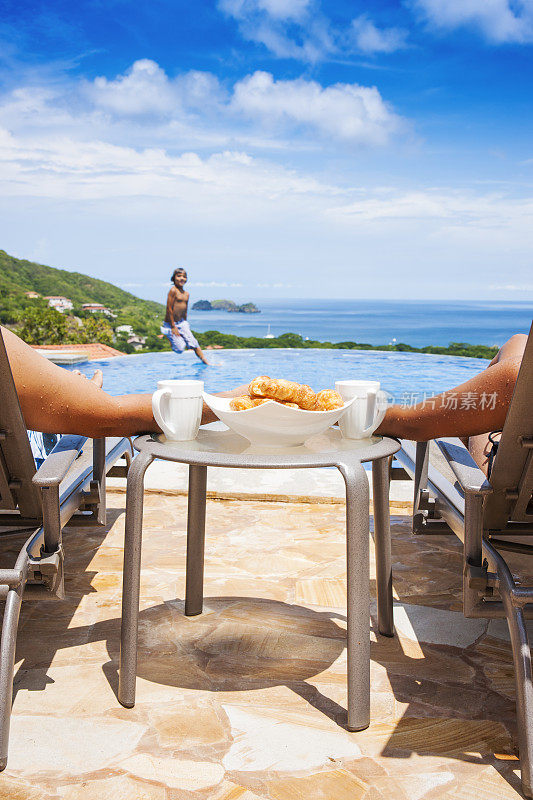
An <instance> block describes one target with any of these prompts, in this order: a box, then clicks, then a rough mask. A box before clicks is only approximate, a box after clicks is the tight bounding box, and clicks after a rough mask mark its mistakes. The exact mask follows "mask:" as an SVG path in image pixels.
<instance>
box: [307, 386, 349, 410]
mask: <svg viewBox="0 0 533 800" xmlns="http://www.w3.org/2000/svg"><path fill="white" fill-rule="evenodd" d="M343 405H344V400H343V399H342V397H341V396H340V394H339V393H338V392H336V391H334V390H333V389H323V390H322V391H321V392H319V393H318V394H317V396H316V403H315V406H314V409H315V411H333V409H334V408H342V406H343Z"/></svg>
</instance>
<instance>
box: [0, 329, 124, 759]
mask: <svg viewBox="0 0 533 800" xmlns="http://www.w3.org/2000/svg"><path fill="white" fill-rule="evenodd" d="M0 386H1V390H0V540H1V537H2V536H3V537H5V536H10V535H11V536H13V534H19V535H20V534H22V533H24V532H25V531H26V532H28V533H30V534H31V535H30V536H29V538H28V539H27V540H26V542H25V544H24V546H23V547H22V549H21V551H20V553H19V555H18V557H17V559H16V563H15V566H14V568H13V569H0V595H1V596H2V597H5V598H6V601H5V607H4V617H3V623H2V636H1V644H0V770H3V769H5V767H6V764H7V750H8V739H9V723H10V718H11V701H12V693H13V672H14V662H15V647H16V639H17V627H18V620H19V613H20V606H21V603H22V597H23V594H24V590H25V588H26V585H27V584H33V585H35V586H36V587H40V590H41V591H43V590H44V591H48V592H52V593H54V594H56V595H58V596H60V597H61V596H62V593H63V549H62V546H61V531H62V529H63V527H64V526H65V525H66V524H67V523H68V522H69V521H70V523H71V524H74V525H76V526H79V525H93V526H94V525H103V524H105V517H106V502H105V478H106V474H122V472H123V471H125V470H126V469H127V465H128V463H129V461H130V459H131V443H130V441H129V439H119V438H114V439H110V438H109V439H95V440H93V441H92V443H91V441H89V440H87V439H86V438H85V437H83V436H64V437H63V438H62V439H61V440H60V441H59V442H58V444H57V445H56V447H55V448H54V449H53V450H52V452H51V453H50V455H49V456H48V458H47V459H46V461H45V462H44V464H42V466H41V467H40V469H38V470H37V469H36V467H35V461H34V459H33V455H32V452H31V448H30V443H29V440H28V434H27V431H26V425H25V423H24V418H23V416H22V411H21V408H20V404H19V401H18V397H17V392H16V389H15V383H14V381H13V376H12V374H11V369H10V366H9V361H8V357H7V353H6V349H5V345H4V340H3V338H2V332H1V331H0ZM122 456H124V457H125V458H126V462H127V463H126V466H123V467H121V466H118V465H117V467H115V468H114V469H115V470H116V471H115V473H112V472H111V469H112V467H113V465H114V464H115V462H116V461H117V460H118V459H119V458H121V457H122ZM117 470H119V471H120V472H117ZM77 511H80V512H81V513H80V514H78V515H77V516H74V515H75V513H76V512H77ZM37 591H39V589H37Z"/></svg>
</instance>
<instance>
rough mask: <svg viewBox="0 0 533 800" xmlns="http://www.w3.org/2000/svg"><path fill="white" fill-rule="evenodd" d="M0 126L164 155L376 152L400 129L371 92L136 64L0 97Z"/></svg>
mask: <svg viewBox="0 0 533 800" xmlns="http://www.w3.org/2000/svg"><path fill="white" fill-rule="evenodd" d="M0 126H3V127H4V128H5V129H6V130H10V131H14V132H17V131H20V132H21V134H23V135H24V136H25V135H26V133H27V131H29V130H33V131H37V130H39V131H40V132H41V136H43V137H45V138H44V141H46V134H49V135H50V136H52V135H58V136H60V137H65V136H66V137H68V138H72V139H76V138H81V139H83V140H85V141H87V140H89V139H90V140H93V141H98V142H100V143H101V142H105V141H107V142H108V143H109V144H111V143H112V144H114V145H116V146H120V147H123V146H124V145H129V146H131V147H133V148H135V149H140V148H142V149H152V150H153V149H162V150H167V151H171V152H176V151H178V150H182V151H183V150H184V149H187V150H188V149H194V150H195V151H196V150H197V149H198V148H202V147H208V148H209V149H211V151H212V150H214V149H216V150H232V151H235V150H238V149H241V150H245V149H248V148H249V147H254V148H258V147H262V148H264V147H268V148H269V149H272V150H278V151H280V150H284V149H287V148H290V149H298V148H309V147H311V148H315V149H316V148H317V147H325V146H328V145H329V144H332V143H333V142H337V143H338V142H342V143H344V144H348V145H349V146H350V147H353V146H358V145H361V144H363V145H365V146H367V145H376V146H380V145H383V144H384V143H386V142H388V141H389V140H390V139H391V137H392V136H394V135H396V134H401V133H402V132H403V131H405V130H406V128H407V125H406V123H405V121H404V120H402V119H401V118H400V117H399V116H398V115H397V114H396V113H395V112H394V110H393V109H392V108H391V107H390V106H389V105H388V104H387V103H386V102H385V100H384V99H383V98H382V97H381V95H380V93H379V91H378V89H377V88H376V87H365V86H360V85H358V84H342V83H341V84H336V85H334V86H329V87H323V86H321V85H320V84H319V83H317V82H316V81H308V80H305V79H303V78H301V79H299V80H292V81H275V80H274V78H273V76H272V75H271V74H270V73H267V72H256V73H254V74H252V75H247V76H246V77H244V78H243V79H242V80H240V81H238V82H237V83H236V84H235V85H234V86H233V87H224V86H222V85H221V83H220V82H219V81H218V79H217V78H216V76H214V75H213V74H212V73H209V72H199V71H190V72H187V73H183V74H180V75H177V76H175V77H172V78H171V77H169V76H168V75H167V74H166V73H165V71H164V70H163V69H161V67H160V66H159V65H158V64H156V63H155V62H154V61H148V60H146V59H143V60H141V61H136V62H135V63H134V64H133V65H132V66H131V68H130V69H128V70H127V71H126V72H125V73H124V74H122V75H118V76H116V77H115V78H114V79H108V78H104V77H97V78H96V79H95V80H94V81H92V82H87V81H81V82H75V81H69V80H67V81H65V83H64V84H63V85H62V84H61V83H60V82H57V83H56V84H55V85H54V88H53V89H49V88H42V87H39V86H35V87H21V88H18V89H16V90H15V91H13V92H11V93H10V94H7V95H5V96H4V97H0Z"/></svg>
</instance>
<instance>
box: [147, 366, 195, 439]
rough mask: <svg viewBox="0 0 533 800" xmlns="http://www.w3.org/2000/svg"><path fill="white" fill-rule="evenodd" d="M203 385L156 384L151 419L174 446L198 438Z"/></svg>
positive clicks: (184, 383) (159, 382)
mask: <svg viewBox="0 0 533 800" xmlns="http://www.w3.org/2000/svg"><path fill="white" fill-rule="evenodd" d="M203 391H204V382H203V381H158V382H157V392H154V394H153V395H152V411H153V414H154V419H155V421H156V422H157V424H158V425H159V427H160V428H161V430H162V431H163V433H164V434H165V436H166V437H167V439H170V440H171V441H174V442H188V441H190V440H191V439H195V438H196V436H197V435H198V428H199V427H200V420H201V419H202V405H203V401H202V394H203Z"/></svg>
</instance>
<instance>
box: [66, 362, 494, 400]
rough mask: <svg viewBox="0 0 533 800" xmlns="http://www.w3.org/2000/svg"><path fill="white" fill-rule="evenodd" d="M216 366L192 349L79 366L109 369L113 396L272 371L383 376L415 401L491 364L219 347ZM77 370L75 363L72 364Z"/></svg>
mask: <svg viewBox="0 0 533 800" xmlns="http://www.w3.org/2000/svg"><path fill="white" fill-rule="evenodd" d="M209 359H210V360H211V361H212V366H208V367H206V366H205V365H203V364H202V363H201V362H200V361H199V360H198V359H197V358H196V356H195V355H194V354H193V353H192V352H190V351H189V352H188V353H185V354H184V355H181V356H177V355H175V354H174V353H147V354H144V355H131V356H124V357H123V358H120V357H119V358H111V359H109V360H106V361H91V362H88V363H85V364H80V365H76V368H78V369H80V370H81V371H82V372H84V373H85V374H86V375H88V376H90V375H92V373H93V372H94V370H95V369H96V368H100V369H102V371H103V373H104V388H105V389H106V390H107V391H108V392H109V393H110V394H112V395H117V394H133V393H144V392H147V393H151V392H154V391H155V389H156V388H157V381H158V380H162V379H165V378H167V379H168V378H172V379H180V378H181V379H183V378H188V379H190V378H195V379H198V380H203V381H204V383H205V389H206V391H208V392H217V391H223V390H225V389H232V388H234V387H235V386H239V385H241V384H244V383H248V382H249V381H251V380H252V378H255V377H256V376H257V375H271V376H273V377H276V378H288V379H289V380H295V381H298V382H299V383H307V384H309V385H310V386H312V387H313V389H315V391H318V390H320V389H325V388H333V387H334V385H335V381H336V380H342V379H367V380H379V381H380V382H381V385H382V388H383V389H386V390H387V391H389V392H390V393H391V394H392V395H393V397H394V398H395V401H396V402H398V403H409V404H410V403H413V402H417V401H420V400H423V399H424V396H430V395H433V394H436V393H438V392H440V391H442V390H444V389H448V388H451V387H453V386H457V385H458V384H460V383H463V382H464V381H466V380H468V378H470V377H472V376H473V375H475V374H476V373H477V372H479V371H480V370H482V369H483V368H484V367H486V366H487V363H488V362H487V361H485V360H484V359H478V358H457V357H454V356H435V355H425V354H420V353H396V352H394V353H390V352H380V351H368V350H367V351H365V350H359V351H354V350H315V349H308V350H307V349H306V350H297V349H294V350H281V349H272V350H262V349H258V350H218V351H209ZM71 369H72V368H71Z"/></svg>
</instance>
